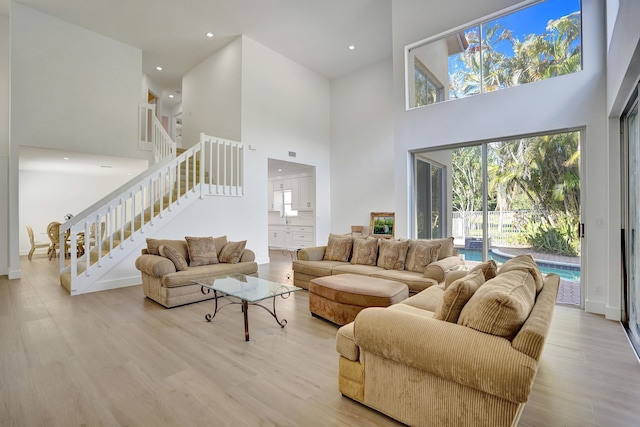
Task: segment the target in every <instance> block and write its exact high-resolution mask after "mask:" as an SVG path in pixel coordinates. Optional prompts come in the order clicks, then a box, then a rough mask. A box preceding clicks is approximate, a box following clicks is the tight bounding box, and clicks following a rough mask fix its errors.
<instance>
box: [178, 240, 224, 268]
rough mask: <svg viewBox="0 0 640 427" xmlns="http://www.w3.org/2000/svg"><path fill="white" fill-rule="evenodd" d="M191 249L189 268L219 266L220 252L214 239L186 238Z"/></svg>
mask: <svg viewBox="0 0 640 427" xmlns="http://www.w3.org/2000/svg"><path fill="white" fill-rule="evenodd" d="M185 240H186V241H187V247H188V248H189V260H190V261H189V266H190V267H198V266H201V265H210V264H218V251H217V249H216V244H215V240H214V239H213V237H191V236H186V237H185Z"/></svg>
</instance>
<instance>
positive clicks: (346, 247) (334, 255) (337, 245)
mask: <svg viewBox="0 0 640 427" xmlns="http://www.w3.org/2000/svg"><path fill="white" fill-rule="evenodd" d="M352 246H353V239H352V238H351V236H340V235H337V234H329V242H328V243H327V249H326V250H325V251H324V260H326V261H341V262H349V256H350V255H351V247H352Z"/></svg>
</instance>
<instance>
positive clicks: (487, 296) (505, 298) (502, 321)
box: [458, 270, 536, 340]
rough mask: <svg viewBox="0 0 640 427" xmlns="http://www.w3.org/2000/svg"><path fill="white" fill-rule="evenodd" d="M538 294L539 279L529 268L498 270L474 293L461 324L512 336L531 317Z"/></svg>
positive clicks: (460, 319)
mask: <svg viewBox="0 0 640 427" xmlns="http://www.w3.org/2000/svg"><path fill="white" fill-rule="evenodd" d="M535 296H536V286H535V282H534V279H533V276H532V275H531V274H530V273H529V272H528V271H525V270H513V271H508V272H506V273H501V274H498V275H497V276H496V277H495V278H493V279H491V280H489V281H488V282H486V283H485V284H484V285H482V286H481V287H480V288H479V289H478V290H477V291H476V292H475V293H474V294H473V296H472V297H471V299H470V300H469V302H467V304H466V305H465V306H464V308H463V309H462V312H461V313H460V318H459V319H458V324H460V325H463V326H468V327H470V328H473V329H476V330H478V331H480V332H485V333H487V334H491V335H497V336H500V337H504V338H507V339H509V340H510V339H512V338H513V337H514V336H515V335H516V334H517V333H518V331H519V330H520V327H521V326H522V324H523V323H524V322H525V320H527V317H529V313H530V312H531V308H532V307H533V304H534V303H535Z"/></svg>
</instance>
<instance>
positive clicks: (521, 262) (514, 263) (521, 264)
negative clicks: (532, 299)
mask: <svg viewBox="0 0 640 427" xmlns="http://www.w3.org/2000/svg"><path fill="white" fill-rule="evenodd" d="M513 270H524V271H528V272H529V273H531V275H532V276H533V280H534V281H535V283H536V292H540V291H541V290H542V286H543V285H544V278H543V277H542V273H541V272H540V269H539V268H538V265H537V264H536V261H535V260H534V259H533V257H532V256H531V254H525V255H518V256H517V257H514V258H511V259H510V260H508V261H507V262H505V263H504V264H502V266H501V267H500V270H499V271H498V274H502V273H506V272H507V271H513Z"/></svg>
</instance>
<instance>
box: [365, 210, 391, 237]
mask: <svg viewBox="0 0 640 427" xmlns="http://www.w3.org/2000/svg"><path fill="white" fill-rule="evenodd" d="M395 218H396V215H395V213H393V212H371V224H370V226H369V230H370V233H371V235H372V236H374V237H385V238H389V239H391V238H393V236H394V234H393V229H394V226H395Z"/></svg>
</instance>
